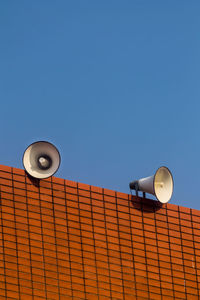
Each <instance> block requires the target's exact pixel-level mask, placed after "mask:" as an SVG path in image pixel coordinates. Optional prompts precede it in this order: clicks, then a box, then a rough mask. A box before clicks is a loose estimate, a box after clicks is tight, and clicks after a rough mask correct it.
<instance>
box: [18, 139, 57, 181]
mask: <svg viewBox="0 0 200 300" xmlns="http://www.w3.org/2000/svg"><path fill="white" fill-rule="evenodd" d="M60 160H61V158H60V153H59V151H58V149H57V148H56V147H55V146H54V145H53V144H51V143H49V142H46V141H39V142H35V143H33V144H31V145H30V146H28V147H27V149H26V150H25V152H24V155H23V165H24V168H25V170H26V172H27V173H28V174H29V175H31V176H32V177H34V178H38V179H45V178H48V177H50V176H52V175H53V174H55V172H56V171H57V170H58V168H59V166H60Z"/></svg>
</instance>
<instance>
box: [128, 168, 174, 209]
mask: <svg viewBox="0 0 200 300" xmlns="http://www.w3.org/2000/svg"><path fill="white" fill-rule="evenodd" d="M129 187H130V189H132V190H136V192H137V191H142V192H144V193H149V194H152V195H154V196H156V198H157V200H158V201H160V202H161V203H167V202H168V201H169V200H170V199H171V196H172V193H173V177H172V174H171V172H170V170H169V169H168V168H167V167H160V168H159V169H158V170H157V171H156V173H155V174H154V175H152V176H149V177H146V178H142V179H139V180H135V181H132V182H131V183H130V184H129Z"/></svg>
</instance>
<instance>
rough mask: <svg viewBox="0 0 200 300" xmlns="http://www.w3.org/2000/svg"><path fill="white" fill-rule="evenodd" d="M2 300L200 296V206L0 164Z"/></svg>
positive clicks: (0, 273) (0, 297) (0, 279)
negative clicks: (165, 201) (164, 201)
mask: <svg viewBox="0 0 200 300" xmlns="http://www.w3.org/2000/svg"><path fill="white" fill-rule="evenodd" d="M0 193H1V209H0V225H1V226H0V230H1V231H0V236H1V238H0V268H1V271H0V299H24V300H27V299H34V300H36V299H38V300H39V299H48V300H49V299H61V300H64V299H99V300H104V299H105V300H108V299H127V300H128V299H164V300H165V299H166V300H167V299H189V300H190V299H200V292H199V287H200V211H197V210H193V209H189V208H184V207H180V206H176V205H173V204H166V205H163V206H162V207H161V206H160V205H159V203H158V202H157V201H151V200H145V199H142V198H139V199H136V197H134V196H131V195H128V194H123V193H118V192H114V191H111V190H107V189H102V188H97V187H93V186H89V185H85V184H80V183H76V182H72V181H69V180H64V179H59V178H55V177H52V178H49V179H46V180H41V181H40V182H39V181H37V180H32V179H31V178H30V177H28V176H27V175H26V174H25V172H24V171H23V170H20V169H15V168H10V167H4V166H0Z"/></svg>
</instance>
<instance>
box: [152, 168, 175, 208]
mask: <svg viewBox="0 0 200 300" xmlns="http://www.w3.org/2000/svg"><path fill="white" fill-rule="evenodd" d="M161 168H165V169H167V171H168V172H169V174H170V175H171V179H172V193H171V197H170V198H169V200H168V201H167V202H162V201H160V200H159V199H158V197H157V195H156V191H155V177H156V174H157V172H158V170H159V169H161ZM153 191H154V195H155V196H156V199H157V200H158V201H159V202H161V203H163V204H166V203H168V202H169V201H170V200H171V198H172V194H173V191H174V179H173V176H172V172H171V171H170V169H169V168H168V167H166V166H161V167H159V168H158V169H157V170H156V172H155V174H154V178H153Z"/></svg>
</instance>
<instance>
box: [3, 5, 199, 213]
mask: <svg viewBox="0 0 200 300" xmlns="http://www.w3.org/2000/svg"><path fill="white" fill-rule="evenodd" d="M199 13H200V2H199V1H186V0H183V1H180V0H177V1H159V0H157V1H149V0H145V1H142V0H136V1H132V0H130V1H118V0H109V1H108V0H101V1H93V0H90V1H87V0H85V1H83V0H79V1H78V0H77V1H76V0H74V1H66V0H59V1H53V0H34V1H27V0H24V1H1V3H0V101H1V107H0V112H1V114H0V116H1V117H0V126H1V131H0V140H1V147H0V157H1V160H0V163H1V164H3V165H9V166H13V167H19V168H23V166H22V155H23V152H24V150H25V148H26V147H27V146H28V145H29V144H30V143H32V142H34V141H37V140H47V141H50V142H52V143H54V144H55V145H56V146H57V147H58V149H59V150H60V152H61V156H62V164H61V166H60V169H59V171H58V172H57V174H56V176H58V177H62V178H66V179H70V180H74V181H79V182H83V183H88V184H91V185H96V186H101V187H105V188H109V189H114V190H117V191H121V192H127V193H128V192H129V187H128V186H129V182H130V181H131V180H133V179H137V178H140V177H146V176H148V175H151V174H153V173H154V172H155V170H156V169H157V168H158V167H159V166H161V165H166V166H168V167H169V169H170V170H171V171H172V173H173V175H174V182H175V188H174V195H173V198H172V200H171V203H174V204H178V205H182V206H187V207H192V208H196V209H200V191H199V189H200V155H199V153H200V134H199V129H200V18H199Z"/></svg>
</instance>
